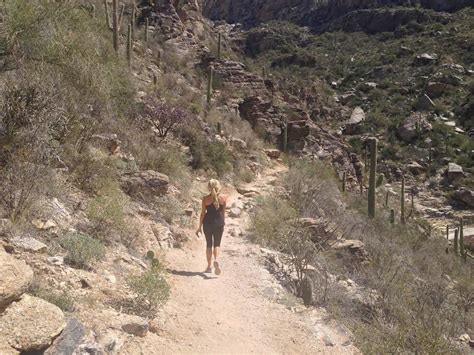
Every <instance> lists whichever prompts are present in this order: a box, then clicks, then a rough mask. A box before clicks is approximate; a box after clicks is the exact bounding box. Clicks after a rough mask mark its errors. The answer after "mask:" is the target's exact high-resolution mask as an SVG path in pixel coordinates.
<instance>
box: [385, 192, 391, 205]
mask: <svg viewBox="0 0 474 355" xmlns="http://www.w3.org/2000/svg"><path fill="white" fill-rule="evenodd" d="M389 197H390V194H389V192H388V191H385V207H388V198H389Z"/></svg>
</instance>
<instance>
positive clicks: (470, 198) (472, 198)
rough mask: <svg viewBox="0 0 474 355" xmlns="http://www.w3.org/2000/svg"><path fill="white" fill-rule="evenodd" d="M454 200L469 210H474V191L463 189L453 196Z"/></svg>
mask: <svg viewBox="0 0 474 355" xmlns="http://www.w3.org/2000/svg"><path fill="white" fill-rule="evenodd" d="M452 197H453V199H454V200H456V201H458V202H461V203H462V204H464V205H466V206H467V207H469V208H474V191H472V190H469V189H465V188H461V189H459V190H457V191H455V192H454V193H453V195H452Z"/></svg>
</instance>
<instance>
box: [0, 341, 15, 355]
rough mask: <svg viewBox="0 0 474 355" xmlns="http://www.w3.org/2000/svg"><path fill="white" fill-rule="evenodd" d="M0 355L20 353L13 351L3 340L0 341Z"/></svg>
mask: <svg viewBox="0 0 474 355" xmlns="http://www.w3.org/2000/svg"><path fill="white" fill-rule="evenodd" d="M0 354H2V355H18V354H20V352H19V351H18V350H15V349H13V348H12V347H11V346H10V345H9V344H8V343H7V342H6V340H5V339H0Z"/></svg>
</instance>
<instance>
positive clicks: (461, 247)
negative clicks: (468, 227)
mask: <svg viewBox="0 0 474 355" xmlns="http://www.w3.org/2000/svg"><path fill="white" fill-rule="evenodd" d="M459 222H460V223H459V254H461V256H462V257H464V252H465V251H464V220H463V219H462V217H461V220H460V221H459Z"/></svg>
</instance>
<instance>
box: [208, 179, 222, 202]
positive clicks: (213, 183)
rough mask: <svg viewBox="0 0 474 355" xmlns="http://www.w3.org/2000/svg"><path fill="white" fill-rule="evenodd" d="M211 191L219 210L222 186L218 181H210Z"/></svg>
mask: <svg viewBox="0 0 474 355" xmlns="http://www.w3.org/2000/svg"><path fill="white" fill-rule="evenodd" d="M207 186H208V187H209V190H210V191H211V196H212V198H213V199H214V207H215V208H216V209H218V208H219V191H220V190H221V184H220V182H219V181H217V180H216V179H211V180H209V183H208V184H207Z"/></svg>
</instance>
